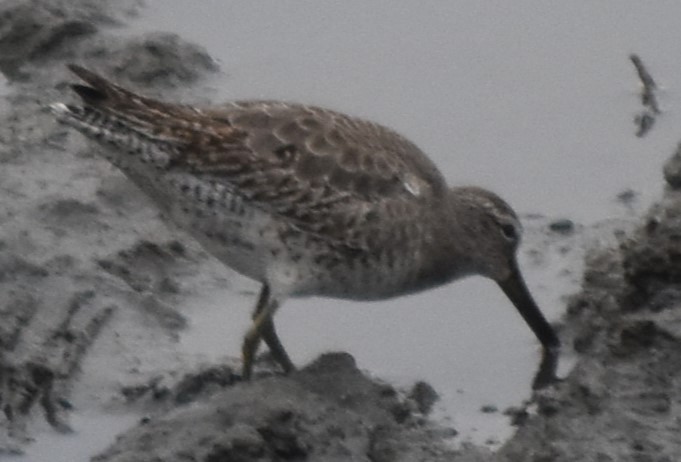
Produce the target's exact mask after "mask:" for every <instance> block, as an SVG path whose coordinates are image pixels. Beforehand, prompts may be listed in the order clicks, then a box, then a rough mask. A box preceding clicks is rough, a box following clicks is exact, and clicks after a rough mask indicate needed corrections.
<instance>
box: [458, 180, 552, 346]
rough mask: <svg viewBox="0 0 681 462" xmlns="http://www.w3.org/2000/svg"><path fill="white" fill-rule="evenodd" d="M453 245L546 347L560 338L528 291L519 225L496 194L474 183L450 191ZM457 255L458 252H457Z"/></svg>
mask: <svg viewBox="0 0 681 462" xmlns="http://www.w3.org/2000/svg"><path fill="white" fill-rule="evenodd" d="M448 202H449V207H450V208H451V210H450V211H449V213H448V216H449V217H450V219H451V220H452V223H451V224H450V225H449V227H450V229H452V230H453V232H452V234H451V236H450V239H451V240H452V242H451V245H452V248H454V249H456V252H457V253H458V254H459V255H461V256H464V255H465V257H463V258H465V259H466V260H467V265H468V267H469V269H470V272H471V273H475V274H480V275H482V276H485V277H488V278H490V279H492V280H494V281H495V282H496V283H497V284H498V285H499V287H501V289H502V290H503V291H504V293H505V294H506V296H507V297H508V298H509V299H510V300H511V302H512V303H513V304H514V305H515V307H516V308H517V309H518V311H519V312H520V314H521V315H522V317H523V319H525V321H526V322H527V324H528V325H529V326H530V328H531V329H532V331H533V332H534V334H535V335H536V336H537V338H538V339H539V341H540V342H541V343H542V345H543V346H544V347H545V348H546V349H547V350H556V349H557V348H558V347H559V345H560V342H559V340H558V337H557V335H556V333H555V332H554V330H553V328H552V327H551V325H550V324H549V323H548V322H547V321H546V319H545V318H544V315H543V314H542V312H541V311H540V310H539V307H538V306H537V304H536V303H535V301H534V299H533V298H532V295H531V294H530V292H529V290H528V289H527V286H526V284H525V281H524V279H523V276H522V274H521V272H520V269H519V267H518V262H517V257H516V254H517V251H518V247H519V245H520V241H521V237H522V231H523V228H522V225H521V224H520V221H519V220H518V216H517V215H516V213H515V212H514V211H513V209H512V208H511V207H510V206H509V205H508V204H507V203H506V202H505V201H504V200H503V199H501V198H500V197H499V196H497V195H496V194H494V193H492V192H490V191H487V190H485V189H481V188H477V187H465V188H452V189H451V190H450V191H449V201H448ZM457 258H458V256H457Z"/></svg>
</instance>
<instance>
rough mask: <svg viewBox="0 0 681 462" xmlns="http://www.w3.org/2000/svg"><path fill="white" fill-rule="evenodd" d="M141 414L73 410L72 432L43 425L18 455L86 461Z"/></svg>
mask: <svg viewBox="0 0 681 462" xmlns="http://www.w3.org/2000/svg"><path fill="white" fill-rule="evenodd" d="M139 419H140V416H138V415H133V414H111V413H104V412H93V411H88V412H83V413H80V412H73V413H71V414H70V415H69V420H70V423H71V426H72V428H73V430H74V432H73V434H67V435H64V434H61V433H55V432H54V430H52V429H46V430H45V431H44V432H42V433H38V434H37V435H36V441H35V442H34V443H33V444H31V445H29V446H27V447H26V454H25V456H23V457H21V458H16V459H15V458H11V459H8V460H17V461H20V460H26V461H27V462H57V461H64V462H66V461H68V462H88V461H89V460H90V457H91V456H93V455H95V454H98V453H100V452H102V451H103V450H104V449H106V448H107V447H108V446H109V445H110V444H112V443H113V442H114V440H115V439H116V435H118V433H120V432H122V431H124V430H125V429H127V428H130V427H131V426H132V425H134V424H135V423H136V422H137V421H139Z"/></svg>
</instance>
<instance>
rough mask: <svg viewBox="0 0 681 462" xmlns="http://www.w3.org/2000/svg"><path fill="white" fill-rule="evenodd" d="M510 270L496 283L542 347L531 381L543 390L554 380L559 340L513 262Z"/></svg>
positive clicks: (535, 386)
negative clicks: (542, 350)
mask: <svg viewBox="0 0 681 462" xmlns="http://www.w3.org/2000/svg"><path fill="white" fill-rule="evenodd" d="M511 268H512V270H511V275H510V276H509V277H508V279H506V280H504V281H497V283H498V284H499V286H500V287H501V289H502V290H503V291H504V293H505V294H506V296H507V297H508V298H509V299H510V300H511V302H513V304H514V305H515V307H516V308H517V309H518V311H519V312H520V314H521V315H522V317H523V319H524V320H525V322H526V323H527V324H528V325H529V326H530V329H532V332H534V334H535V335H536V336H537V338H538V339H539V341H540V342H541V344H542V346H543V347H544V352H543V355H542V361H541V364H540V366H539V370H538V371H537V374H536V375H535V377H534V381H533V388H535V389H537V388H543V387H544V386H546V385H548V384H549V383H551V382H553V381H555V380H556V376H555V374H556V368H557V366H558V350H559V348H560V340H559V339H558V336H557V335H556V332H555V331H554V330H553V327H551V325H550V324H549V323H548V321H547V320H546V318H545V317H544V315H543V314H542V312H541V311H540V310H539V307H538V306H537V304H536V303H535V301H534V298H532V294H530V291H529V290H528V289H527V285H526V284H525V280H524V279H523V276H522V274H521V273H520V270H519V269H518V265H517V264H516V263H515V262H513V264H512V265H511Z"/></svg>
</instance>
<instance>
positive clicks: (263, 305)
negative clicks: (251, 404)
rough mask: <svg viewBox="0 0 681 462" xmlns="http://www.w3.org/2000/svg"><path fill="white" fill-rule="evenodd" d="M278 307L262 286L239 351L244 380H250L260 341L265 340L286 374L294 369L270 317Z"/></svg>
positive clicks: (266, 288) (264, 286) (268, 291)
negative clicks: (251, 319)
mask: <svg viewBox="0 0 681 462" xmlns="http://www.w3.org/2000/svg"><path fill="white" fill-rule="evenodd" d="M278 306H279V303H278V302H277V300H274V299H272V297H271V293H270V288H269V286H268V285H267V284H263V286H262V290H261V291H260V296H259V297H258V303H257V304H256V305H255V310H254V311H253V325H252V326H251V328H250V329H249V330H248V332H247V333H246V336H245V337H244V342H243V346H242V349H241V353H242V357H243V371H242V376H243V378H244V380H250V378H251V375H252V373H253V361H254V359H255V355H256V353H257V352H258V347H259V346H260V340H261V339H263V340H265V343H266V344H267V346H268V347H269V349H270V351H271V352H272V356H273V357H274V359H275V360H276V361H277V362H278V363H279V365H281V367H282V368H283V369H284V372H286V373H288V372H291V371H292V370H294V369H295V366H294V365H293V362H291V359H290V358H289V356H288V354H287V353H286V350H285V349H284V346H283V345H282V344H281V341H280V340H279V337H278V336H277V331H276V330H275V328H274V321H273V319H272V317H273V316H274V312H275V311H276V310H277V308H278Z"/></svg>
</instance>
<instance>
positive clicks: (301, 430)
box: [94, 353, 473, 462]
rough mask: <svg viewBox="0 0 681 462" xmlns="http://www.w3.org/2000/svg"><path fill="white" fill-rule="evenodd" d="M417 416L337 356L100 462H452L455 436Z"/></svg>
mask: <svg viewBox="0 0 681 462" xmlns="http://www.w3.org/2000/svg"><path fill="white" fill-rule="evenodd" d="M223 377H224V376H223ZM185 383H186V381H185ZM184 388H186V386H185V387H184ZM173 395H175V393H174V392H172V393H170V394H169V396H168V395H167V396H166V397H165V398H163V399H170V400H175V398H172V396H173ZM197 396H200V395H197ZM183 400H184V401H186V398H185V399H183ZM417 407H418V404H417V403H415V402H414V401H412V400H410V399H404V398H400V397H399V396H398V394H397V392H396V391H395V389H394V388H392V387H391V386H389V385H382V384H378V383H376V382H374V381H372V380H370V379H369V378H367V377H366V376H365V375H364V374H362V373H361V372H360V371H359V370H358V369H357V368H356V366H355V363H354V360H353V359H352V357H350V356H349V355H347V354H343V353H339V354H328V355H324V356H322V357H321V358H320V359H318V360H317V361H316V362H314V363H313V364H312V365H310V366H308V367H307V368H305V369H304V370H302V371H300V372H297V373H294V374H293V375H291V376H290V377H282V376H272V377H264V378H260V379H256V380H254V381H253V382H252V383H238V384H235V385H230V386H228V387H227V388H226V389H224V390H223V391H220V392H217V393H215V394H213V395H212V396H210V397H206V396H202V397H201V399H199V400H198V401H196V402H194V403H193V404H191V405H183V406H180V407H177V408H176V409H174V410H172V411H170V412H168V413H167V414H165V415H161V416H160V417H158V418H151V419H149V420H145V421H144V422H143V423H141V424H140V425H139V426H138V427H137V428H134V429H132V430H130V431H129V432H127V433H125V434H124V435H122V436H120V437H119V439H118V441H117V442H116V444H115V445H114V446H113V447H112V448H110V449H109V450H108V451H107V452H105V453H104V454H102V455H100V456H98V457H96V458H95V459H94V460H96V461H98V462H105V461H106V462H114V461H115V462H124V461H125V462H132V461H139V460H146V461H165V462H173V461H178V462H179V461H186V460H197V461H206V462H211V461H212V462H217V461H241V462H246V461H263V462H265V461H284V460H307V461H311V462H313V461H339V462H340V461H348V460H353V461H367V462H369V461H372V462H379V461H380V462H388V461H395V462H397V461H404V462H416V461H434V462H435V461H445V460H452V458H453V457H455V453H454V452H453V451H451V450H449V449H447V448H446V445H445V443H444V442H445V441H446V440H447V436H450V437H451V436H453V434H454V432H452V431H451V430H446V429H442V428H438V427H436V426H433V425H431V424H429V423H428V422H427V421H426V420H425V419H424V418H423V416H422V415H421V414H420V413H418V412H417V411H416V409H417ZM465 460H473V459H465Z"/></svg>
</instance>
